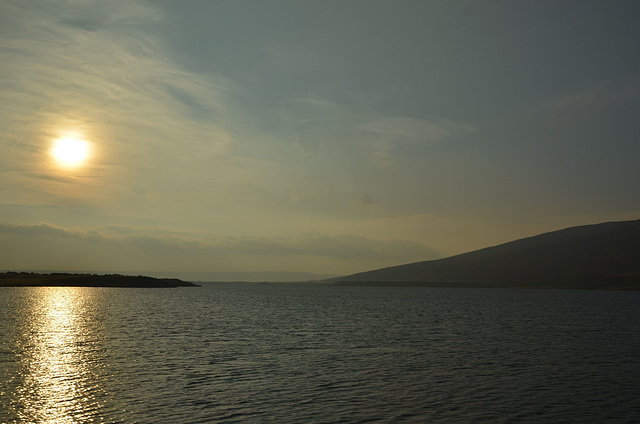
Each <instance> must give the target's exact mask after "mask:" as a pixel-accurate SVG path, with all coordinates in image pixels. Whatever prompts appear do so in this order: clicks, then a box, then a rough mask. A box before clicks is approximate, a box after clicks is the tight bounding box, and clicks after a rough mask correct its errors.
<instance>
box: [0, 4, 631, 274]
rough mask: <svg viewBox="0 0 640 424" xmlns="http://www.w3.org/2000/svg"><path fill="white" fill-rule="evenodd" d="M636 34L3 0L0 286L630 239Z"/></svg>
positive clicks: (600, 7) (385, 16)
mask: <svg viewBox="0 0 640 424" xmlns="http://www.w3.org/2000/svg"><path fill="white" fill-rule="evenodd" d="M639 17H640V3H638V2H637V1H635V0H634V1H612V2H607V1H588V0H580V1H562V0H561V1H553V2H550V1H547V2H543V1H518V2H513V1H481V0H479V1H468V0H465V1H463V0H460V1H457V0H448V1H435V0H434V1H406V0H394V1H377V0H366V1H359V0H351V1H342V0H340V1H333V0H323V1H315V0H312V1H279V0H269V1H264V0H257V1H246V0H233V1H231V0H228V1H227V0H224V1H204V0H203V1H193V0H180V1H168V0H167V1H160V0H159V1H139V0H122V1H119V0H114V1H108V2H105V1H91V0H82V1H80V0H56V1H46V0H43V1H38V2H26V1H22V0H16V1H12V0H4V1H2V2H0V94H1V95H0V269H1V270H59V271H98V272H109V271H132V272H186V271H191V272H196V271H197V272H218V273H222V272H225V273H230V272H243V273H247V272H255V273H267V272H271V273H272V272H279V271H291V272H309V273H318V274H333V275H335V274H350V273H355V272H360V271H365V270H370V269H376V268H381V267H386V266H392V265H398V264H403V263H409V262H415V261H421V260H429V259H436V258H440V257H446V256H450V255H454V254H458V253H463V252H466V251H471V250H475V249H479V248H482V247H487V246H491V245H495V244H499V243H503V242H507V241H511V240H514V239H518V238H522V237H526V236H532V235H536V234H539V233H542V232H545V231H551V230H557V229H561V228H565V227H568V226H574V225H583V224H591V223H597V222H604V221H617V220H628V219H638V218H640V166H638V162H639V159H640V140H639V139H638V134H640V131H639V130H640V119H638V118H639V117H640V29H639V28H640V27H639V26H638V18H639ZM60 140H81V141H82V142H83V143H85V144H84V146H85V147H86V149H87V151H86V158H85V159H84V160H79V161H78V163H75V164H71V165H70V164H69V163H65V162H64V160H61V159H60V158H59V157H56V154H55V146H56V145H57V143H58V142H59V141H60ZM76 153H77V152H76ZM258 275H259V274H258ZM263 275H267V274H263ZM270 275H273V274H270Z"/></svg>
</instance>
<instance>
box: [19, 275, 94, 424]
mask: <svg viewBox="0 0 640 424" xmlns="http://www.w3.org/2000/svg"><path fill="white" fill-rule="evenodd" d="M33 289H34V290H37V296H35V297H33V298H32V300H33V302H32V304H31V308H30V316H29V317H28V321H27V322H29V324H28V326H27V327H26V328H25V330H26V331H23V335H22V340H23V346H22V350H23V352H22V353H23V354H22V355H21V356H22V359H21V364H20V377H21V378H20V379H21V384H20V386H19V388H18V392H19V401H18V403H19V406H18V408H17V409H18V411H16V412H17V413H18V415H19V416H20V417H21V418H22V420H23V422H38V423H52V424H53V423H83V422H88V421H90V420H91V418H92V417H93V416H94V415H95V412H96V411H97V410H99V409H100V402H99V399H100V398H102V396H100V392H101V389H100V387H99V385H98V384H97V383H98V382H99V381H100V378H99V375H100V374H101V372H100V364H101V361H100V360H99V359H100V355H99V353H100V349H99V348H98V342H99V340H98V338H97V334H98V333H97V332H96V331H95V330H96V329H92V328H90V327H91V326H89V327H88V326H87V325H85V324H86V322H87V320H86V315H87V314H88V313H89V314H90V313H91V311H90V310H89V309H88V308H89V306H90V303H91V302H90V297H88V292H87V291H86V290H84V288H81V287H42V288H37V289H36V288H33ZM102 399H103V398H102Z"/></svg>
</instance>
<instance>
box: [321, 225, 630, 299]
mask: <svg viewBox="0 0 640 424" xmlns="http://www.w3.org/2000/svg"><path fill="white" fill-rule="evenodd" d="M324 282H325V283H330V284H337V285H385V286H426V287H500V288H547V289H550V288H553V289H590V290H640V220H637V221H622V222H607V223H602V224H595V225H586V226H580V227H571V228H566V229H564V230H560V231H554V232H550V233H544V234H541V235H538V236H534V237H529V238H525V239H521V240H516V241H512V242H509V243H505V244H501V245H498V246H493V247H488V248H486V249H481V250H476V251H473V252H469V253H464V254H461V255H456V256H451V257H449V258H444V259H437V260H432V261H424V262H416V263H411V264H406V265H399V266H393V267H388V268H383V269H378V270H374V271H368V272H361V273H358V274H353V275H348V276H345V277H338V278H332V279H328V280H324Z"/></svg>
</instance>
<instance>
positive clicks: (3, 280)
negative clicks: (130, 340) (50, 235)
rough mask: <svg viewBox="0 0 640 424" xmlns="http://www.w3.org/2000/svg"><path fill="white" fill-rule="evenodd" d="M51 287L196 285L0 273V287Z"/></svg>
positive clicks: (130, 278)
mask: <svg viewBox="0 0 640 424" xmlns="http://www.w3.org/2000/svg"><path fill="white" fill-rule="evenodd" d="M22 286H32V287H34V286H51V287H156V288H157V287H195V286H197V284H193V283H189V282H186V281H182V280H178V279H177V278H153V277H145V276H143V275H138V276H132V275H120V274H107V275H99V274H69V273H62V272H52V273H47V274H40V273H33V272H5V273H0V287H22Z"/></svg>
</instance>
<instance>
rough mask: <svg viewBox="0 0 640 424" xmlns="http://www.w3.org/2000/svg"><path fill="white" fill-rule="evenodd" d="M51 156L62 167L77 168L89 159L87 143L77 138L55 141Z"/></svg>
mask: <svg viewBox="0 0 640 424" xmlns="http://www.w3.org/2000/svg"><path fill="white" fill-rule="evenodd" d="M51 154H52V155H53V157H54V158H55V159H56V161H57V162H58V163H59V164H60V165H62V166H68V167H77V166H80V165H82V164H83V163H84V162H86V160H87V159H88V158H89V143H88V142H86V141H84V140H80V139H77V138H61V139H58V140H56V142H55V143H54V145H53V148H52V149H51Z"/></svg>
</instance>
